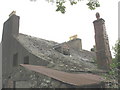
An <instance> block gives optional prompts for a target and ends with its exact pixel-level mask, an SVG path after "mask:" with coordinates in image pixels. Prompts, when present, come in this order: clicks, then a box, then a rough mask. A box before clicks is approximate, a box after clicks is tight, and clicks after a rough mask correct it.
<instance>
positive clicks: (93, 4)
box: [31, 0, 100, 14]
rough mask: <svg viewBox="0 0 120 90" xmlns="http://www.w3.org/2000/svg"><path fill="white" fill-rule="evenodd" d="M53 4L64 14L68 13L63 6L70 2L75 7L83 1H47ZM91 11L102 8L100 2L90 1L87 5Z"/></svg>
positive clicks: (96, 0)
mask: <svg viewBox="0 0 120 90" xmlns="http://www.w3.org/2000/svg"><path fill="white" fill-rule="evenodd" d="M31 1H36V0H31ZM46 1H48V2H51V3H55V4H56V7H57V9H56V11H57V12H58V11H60V12H61V13H62V14H64V13H65V12H66V11H65V10H66V6H65V5H63V4H64V3H66V2H70V5H75V4H77V3H78V2H79V1H83V0H46ZM86 5H87V6H88V8H89V9H90V10H95V9H96V8H97V7H100V4H99V1H98V0H88V3H87V4H86Z"/></svg>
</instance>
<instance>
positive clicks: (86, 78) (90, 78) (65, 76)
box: [21, 64, 102, 86]
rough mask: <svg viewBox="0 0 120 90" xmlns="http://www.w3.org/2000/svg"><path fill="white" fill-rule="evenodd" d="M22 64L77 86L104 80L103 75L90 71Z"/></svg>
mask: <svg viewBox="0 0 120 90" xmlns="http://www.w3.org/2000/svg"><path fill="white" fill-rule="evenodd" d="M21 66H23V67H25V68H27V69H29V70H32V71H35V72H38V73H40V74H43V75H46V76H48V77H51V78H53V79H56V80H59V81H62V82H64V83H68V84H72V85H76V86H82V85H90V84H98V83H100V82H101V80H102V78H101V76H98V75H94V74H89V73H82V74H73V73H67V72H62V71H57V70H53V69H50V68H46V67H44V66H35V65H26V64H21Z"/></svg>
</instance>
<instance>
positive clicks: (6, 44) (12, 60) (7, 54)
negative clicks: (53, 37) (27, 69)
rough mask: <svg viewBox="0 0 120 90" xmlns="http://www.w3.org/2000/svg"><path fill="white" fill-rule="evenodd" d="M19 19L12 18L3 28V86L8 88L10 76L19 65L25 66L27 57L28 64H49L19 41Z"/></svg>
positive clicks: (14, 16) (16, 17)
mask: <svg viewBox="0 0 120 90" xmlns="http://www.w3.org/2000/svg"><path fill="white" fill-rule="evenodd" d="M18 24H19V17H18V16H16V15H13V16H11V17H10V18H9V19H8V20H7V21H6V22H5V23H4V27H3V37H2V58H3V59H2V65H3V66H2V71H3V72H2V75H3V82H2V83H3V86H4V87H6V84H7V82H8V79H9V77H10V74H11V73H12V71H13V69H14V68H16V67H17V66H18V65H19V64H24V61H25V58H26V57H27V61H28V64H32V65H47V64H48V62H47V61H45V60H43V59H41V58H38V57H37V56H35V55H33V54H32V53H30V52H29V51H28V50H27V48H26V47H24V46H23V45H22V44H21V43H20V42H19V41H18V40H17V37H18V35H19V25H18Z"/></svg>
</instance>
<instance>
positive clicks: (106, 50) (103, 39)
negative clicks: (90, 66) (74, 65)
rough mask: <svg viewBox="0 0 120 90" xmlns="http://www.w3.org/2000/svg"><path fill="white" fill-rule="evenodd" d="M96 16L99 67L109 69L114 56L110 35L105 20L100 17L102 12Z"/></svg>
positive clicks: (95, 28)
mask: <svg viewBox="0 0 120 90" xmlns="http://www.w3.org/2000/svg"><path fill="white" fill-rule="evenodd" d="M96 18H97V20H95V21H94V22H93V24H94V30H95V44H96V57H97V64H98V68H100V69H104V70H109V69H110V64H111V63H112V56H111V52H110V47H109V40H108V35H107V33H106V28H105V20H104V19H102V18H100V14H99V13H96Z"/></svg>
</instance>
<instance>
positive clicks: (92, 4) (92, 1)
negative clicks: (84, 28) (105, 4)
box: [87, 0, 100, 10]
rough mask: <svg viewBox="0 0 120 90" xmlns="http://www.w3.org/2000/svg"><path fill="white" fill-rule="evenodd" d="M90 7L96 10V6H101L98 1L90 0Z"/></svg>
mask: <svg viewBox="0 0 120 90" xmlns="http://www.w3.org/2000/svg"><path fill="white" fill-rule="evenodd" d="M87 5H88V8H89V9H91V10H95V9H96V7H100V4H99V2H98V1H95V0H90V1H89V2H88V3H87Z"/></svg>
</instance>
